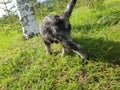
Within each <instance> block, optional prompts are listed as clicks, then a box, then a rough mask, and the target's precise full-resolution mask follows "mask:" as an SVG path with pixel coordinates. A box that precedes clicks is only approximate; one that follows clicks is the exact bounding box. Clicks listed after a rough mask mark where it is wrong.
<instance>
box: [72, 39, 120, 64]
mask: <svg viewBox="0 0 120 90" xmlns="http://www.w3.org/2000/svg"><path fill="white" fill-rule="evenodd" d="M73 39H74V41H76V42H77V43H79V44H80V45H82V46H83V47H84V48H85V49H86V50H87V52H88V54H89V56H90V59H91V60H97V61H99V60H100V61H103V62H107V63H110V64H114V65H120V42H114V41H110V40H106V41H105V40H104V39H103V38H99V39H94V38H73Z"/></svg>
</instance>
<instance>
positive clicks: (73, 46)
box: [66, 39, 88, 59]
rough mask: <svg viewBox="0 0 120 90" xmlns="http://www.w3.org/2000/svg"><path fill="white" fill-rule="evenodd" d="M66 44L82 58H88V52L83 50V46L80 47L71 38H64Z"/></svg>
mask: <svg viewBox="0 0 120 90" xmlns="http://www.w3.org/2000/svg"><path fill="white" fill-rule="evenodd" d="M66 42H67V44H68V46H69V47H70V48H71V49H72V50H73V52H75V53H77V54H78V55H80V57H81V58H82V59H88V54H87V53H86V52H85V50H84V49H83V47H81V46H80V45H79V44H77V43H75V42H74V41H73V40H71V39H69V40H66Z"/></svg>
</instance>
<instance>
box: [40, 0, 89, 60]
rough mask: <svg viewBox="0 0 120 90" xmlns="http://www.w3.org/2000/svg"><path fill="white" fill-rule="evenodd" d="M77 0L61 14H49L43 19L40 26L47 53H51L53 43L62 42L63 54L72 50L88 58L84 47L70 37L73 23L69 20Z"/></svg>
mask: <svg viewBox="0 0 120 90" xmlns="http://www.w3.org/2000/svg"><path fill="white" fill-rule="evenodd" d="M76 1H77V0H71V2H70V3H69V4H68V6H67V8H66V9H65V11H64V13H63V14H62V15H61V16H58V15H48V16H46V17H45V18H44V19H43V21H42V23H41V26H40V32H41V36H42V39H43V41H44V44H45V47H46V52H47V53H51V48H50V44H51V43H58V42H60V43H61V44H62V47H63V50H62V52H63V54H65V53H67V52H69V51H70V50H72V51H74V52H75V53H77V54H79V55H80V56H81V58H82V59H86V58H88V55H87V53H86V52H85V51H84V49H83V48H82V47H81V46H80V45H79V44H77V43H75V42H74V41H73V40H72V39H71V38H70V30H71V25H70V22H69V17H70V16H71V13H72V10H73V8H74V6H75V4H76Z"/></svg>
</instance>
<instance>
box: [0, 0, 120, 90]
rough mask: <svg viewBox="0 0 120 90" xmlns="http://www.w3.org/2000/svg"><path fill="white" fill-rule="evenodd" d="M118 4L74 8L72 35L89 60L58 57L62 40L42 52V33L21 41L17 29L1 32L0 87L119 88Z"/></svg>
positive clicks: (15, 89) (0, 89)
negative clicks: (47, 52)
mask: <svg viewBox="0 0 120 90" xmlns="http://www.w3.org/2000/svg"><path fill="white" fill-rule="evenodd" d="M108 1H109V0H108ZM118 2H119V0H116V1H112V0H111V2H107V1H106V2H104V3H103V4H102V7H103V8H102V7H95V8H94V9H93V8H89V7H87V6H82V7H79V8H77V9H75V10H74V11H73V14H72V16H71V18H70V21H71V24H72V31H71V37H72V38H73V39H74V40H75V41H76V42H77V43H79V44H80V45H82V46H83V47H84V48H85V49H86V50H87V51H88V53H89V55H90V59H89V60H84V61H83V60H81V58H80V57H79V56H78V55H76V54H74V53H72V52H71V53H70V54H68V55H65V56H64V57H62V56H61V54H62V53H61V52H60V50H61V45H60V44H53V45H52V49H53V52H54V53H53V55H46V53H45V48H44V45H43V42H42V39H41V37H40V36H38V37H34V38H32V39H29V40H26V41H23V40H22V39H21V38H22V33H18V32H17V31H10V32H8V34H6V33H5V32H4V31H2V32H0V90H119V89H120V4H119V3H118ZM77 7H78V6H77Z"/></svg>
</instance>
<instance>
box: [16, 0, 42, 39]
mask: <svg viewBox="0 0 120 90" xmlns="http://www.w3.org/2000/svg"><path fill="white" fill-rule="evenodd" d="M16 6H17V12H18V16H19V20H20V23H21V25H22V30H23V34H24V37H25V38H26V39H27V38H31V37H33V36H34V35H36V34H38V33H40V30H39V25H38V23H37V21H36V17H35V14H34V9H33V7H32V4H31V3H30V1H29V0H16Z"/></svg>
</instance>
